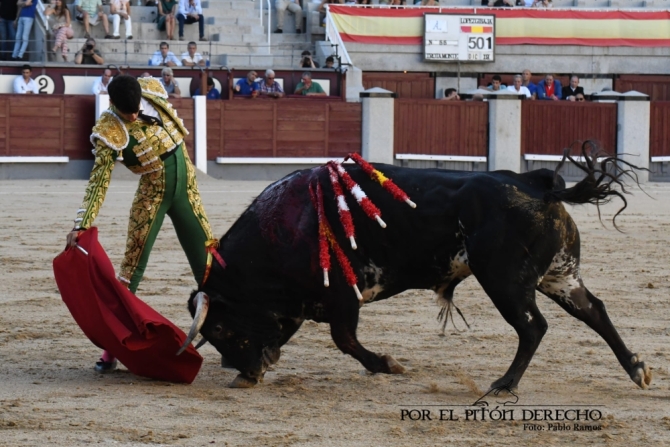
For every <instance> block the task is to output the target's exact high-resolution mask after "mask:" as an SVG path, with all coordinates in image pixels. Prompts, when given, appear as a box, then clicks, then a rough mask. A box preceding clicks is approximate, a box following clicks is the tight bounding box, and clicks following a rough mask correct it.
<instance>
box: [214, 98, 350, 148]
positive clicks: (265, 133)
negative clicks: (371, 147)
mask: <svg viewBox="0 0 670 447" xmlns="http://www.w3.org/2000/svg"><path fill="white" fill-rule="evenodd" d="M361 119H362V117H361V105H360V104H358V103H346V102H341V101H323V100H316V101H313V100H310V99H306V98H305V99H282V100H278V101H251V100H250V101H207V159H208V160H215V159H216V158H217V157H333V158H335V157H343V156H345V155H346V154H348V153H350V152H360V149H361Z"/></svg>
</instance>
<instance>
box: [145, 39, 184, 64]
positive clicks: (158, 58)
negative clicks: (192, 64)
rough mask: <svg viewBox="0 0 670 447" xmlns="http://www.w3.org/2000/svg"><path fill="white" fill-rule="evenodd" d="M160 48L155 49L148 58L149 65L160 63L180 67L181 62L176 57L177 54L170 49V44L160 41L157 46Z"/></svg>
mask: <svg viewBox="0 0 670 447" xmlns="http://www.w3.org/2000/svg"><path fill="white" fill-rule="evenodd" d="M159 48H160V50H158V51H156V52H155V53H154V55H153V56H151V59H150V60H149V65H160V66H163V67H181V62H179V59H177V56H175V55H174V53H173V52H172V51H170V45H169V44H168V43H167V42H161V43H160V46H159Z"/></svg>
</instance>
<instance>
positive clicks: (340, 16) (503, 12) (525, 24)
mask: <svg viewBox="0 0 670 447" xmlns="http://www.w3.org/2000/svg"><path fill="white" fill-rule="evenodd" d="M329 10H330V14H331V16H332V19H333V21H334V23H335V26H336V27H337V29H338V31H339V33H340V36H341V37H342V40H343V41H344V42H356V43H370V44H383V45H421V44H422V42H423V36H424V29H423V28H424V20H423V15H424V14H426V13H431V14H435V13H444V14H488V15H495V16H496V44H497V45H523V44H530V45H585V46H604V47H616V46H625V47H669V46H670V11H659V10H650V11H644V10H637V11H631V10H611V9H606V10H600V11H597V10H579V9H535V8H533V9H528V8H459V7H456V8H443V7H439V8H434V7H433V8H426V7H408V8H390V7H376V8H370V7H357V6H348V5H332V4H331V5H329ZM463 28H469V31H465V30H463V32H470V33H486V30H485V29H484V28H486V27H482V26H464V27H463ZM489 32H490V31H489Z"/></svg>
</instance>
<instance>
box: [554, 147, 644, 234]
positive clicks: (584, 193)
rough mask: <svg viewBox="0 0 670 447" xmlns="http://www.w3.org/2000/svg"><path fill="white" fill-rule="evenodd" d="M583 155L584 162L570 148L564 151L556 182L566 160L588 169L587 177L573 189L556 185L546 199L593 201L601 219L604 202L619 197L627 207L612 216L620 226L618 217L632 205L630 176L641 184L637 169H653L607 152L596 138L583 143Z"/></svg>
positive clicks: (556, 173) (614, 222)
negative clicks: (630, 200) (595, 141)
mask: <svg viewBox="0 0 670 447" xmlns="http://www.w3.org/2000/svg"><path fill="white" fill-rule="evenodd" d="M582 156H583V157H584V163H582V162H580V161H577V160H575V159H574V158H573V157H572V156H570V149H569V148H566V149H565V150H564V151H563V159H562V160H561V162H560V163H559V164H558V166H557V167H556V170H555V172H554V185H555V186H557V185H558V184H559V182H560V176H559V175H558V171H559V170H560V169H561V168H562V167H563V164H564V163H565V161H566V160H570V161H571V162H572V163H573V164H574V165H575V166H577V167H578V168H579V169H581V170H582V171H584V172H585V173H586V177H584V178H583V179H582V180H581V181H579V182H578V183H577V184H575V185H574V186H572V187H570V188H556V187H555V188H554V189H553V190H552V191H548V192H547V193H546V196H545V199H546V200H547V201H561V202H565V203H570V204H572V205H579V204H585V203H591V204H593V205H596V207H598V218H599V219H601V220H602V218H601V215H600V205H603V204H606V203H609V202H610V201H611V200H612V198H614V197H618V198H619V199H621V201H622V202H623V206H622V207H621V208H620V209H619V210H618V211H617V212H616V214H615V215H614V217H613V218H612V223H613V224H614V227H615V228H617V229H618V227H617V225H616V218H617V216H618V215H619V214H621V212H622V211H623V210H625V209H626V207H627V206H628V202H627V201H626V198H625V196H624V194H628V189H627V185H626V183H625V180H626V179H630V180H632V181H633V182H635V184H636V185H638V186H640V183H639V180H638V176H637V172H636V171H649V170H648V169H647V168H641V167H639V166H635V165H633V164H631V163H629V162H627V161H624V160H621V159H619V158H616V157H611V156H609V155H607V154H606V153H605V152H604V151H602V150H601V149H600V148H598V146H597V145H596V144H595V143H594V142H593V141H585V142H584V143H583V144H582ZM617 186H618V188H617Z"/></svg>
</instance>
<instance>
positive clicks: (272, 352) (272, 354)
mask: <svg viewBox="0 0 670 447" xmlns="http://www.w3.org/2000/svg"><path fill="white" fill-rule="evenodd" d="M280 356H281V350H280V349H279V348H278V347H276V346H275V347H273V348H264V349H263V360H264V361H265V363H266V364H267V365H268V366H269V365H274V364H275V363H277V362H278V361H279V357H280Z"/></svg>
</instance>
